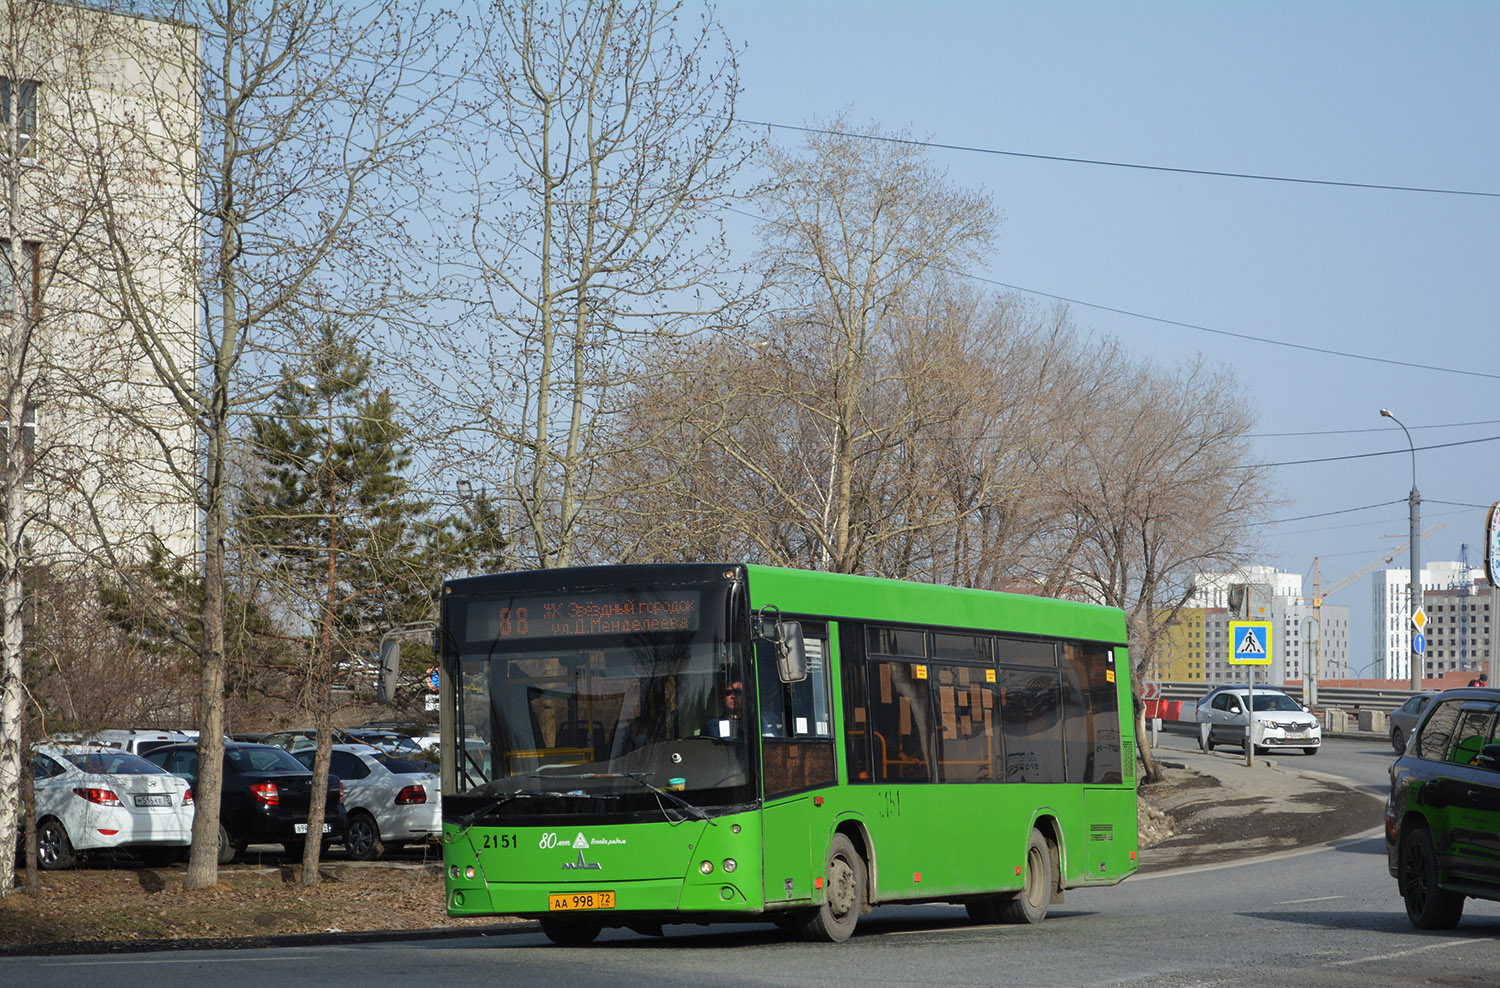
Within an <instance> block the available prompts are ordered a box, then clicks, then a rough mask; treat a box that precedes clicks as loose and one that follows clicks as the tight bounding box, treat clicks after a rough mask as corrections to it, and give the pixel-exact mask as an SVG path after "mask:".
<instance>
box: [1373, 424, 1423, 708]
mask: <svg viewBox="0 0 1500 988" xmlns="http://www.w3.org/2000/svg"><path fill="white" fill-rule="evenodd" d="M1380 414H1381V415H1383V416H1385V417H1386V418H1388V419H1390V420H1391V421H1392V422H1394V423H1396V424H1397V425H1399V426H1401V431H1402V432H1405V433H1406V445H1407V446H1409V447H1410V448H1411V494H1410V495H1409V496H1408V497H1407V499H1406V500H1407V504H1408V505H1409V506H1410V509H1411V511H1410V513H1411V580H1410V581H1409V583H1408V584H1407V590H1408V593H1409V594H1410V597H1411V602H1410V604H1409V606H1408V610H1407V615H1406V617H1407V620H1408V621H1410V620H1411V619H1412V618H1413V617H1415V616H1416V613H1417V610H1418V609H1419V608H1420V607H1421V606H1422V539H1421V535H1420V533H1421V531H1422V495H1421V493H1420V492H1419V491H1418V490H1417V447H1416V445H1415V444H1414V443H1413V442H1412V441H1411V432H1410V431H1409V430H1408V429H1407V428H1406V426H1405V424H1403V423H1402V421H1401V420H1400V419H1398V418H1396V416H1394V415H1392V414H1391V413H1390V411H1389V410H1388V409H1385V408H1382V409H1381V410H1380ZM1420 630H1421V629H1418V631H1420ZM1411 640H1412V646H1411V688H1412V690H1413V691H1416V690H1420V689H1421V688H1422V655H1423V653H1422V652H1418V651H1417V635H1416V633H1415V632H1414V633H1412V639H1411Z"/></svg>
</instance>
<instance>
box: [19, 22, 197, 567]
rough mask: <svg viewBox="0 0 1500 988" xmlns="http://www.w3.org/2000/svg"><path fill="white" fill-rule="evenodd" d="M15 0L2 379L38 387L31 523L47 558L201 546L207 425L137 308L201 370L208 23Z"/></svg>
mask: <svg viewBox="0 0 1500 988" xmlns="http://www.w3.org/2000/svg"><path fill="white" fill-rule="evenodd" d="M0 2H3V3H4V4H5V10H4V14H5V15H6V16H4V17H3V18H0V103H3V106H0V111H3V112H0V136H3V138H4V140H3V142H0V298H3V299H5V300H6V301H5V302H3V303H0V332H3V333H4V341H3V343H4V347H5V352H4V356H5V357H6V359H5V360H4V361H0V395H3V394H8V393H10V392H11V390H12V389H15V390H17V391H19V392H24V395H25V415H24V425H25V428H26V442H27V446H28V449H27V475H26V476H25V478H24V481H23V484H24V491H25V495H24V497H25V514H26V516H27V517H28V519H30V520H31V522H33V523H29V525H28V531H27V535H28V539H29V541H30V544H31V545H32V546H33V547H34V551H35V556H36V560H37V561H47V560H49V559H59V558H65V557H73V558H77V557H83V558H94V557H96V556H97V555H98V553H99V551H100V549H101V548H104V547H106V546H107V547H109V548H110V549H111V550H112V551H114V552H115V553H118V554H119V555H122V556H124V557H125V558H132V557H134V558H139V556H140V555H141V554H142V553H143V552H144V551H145V549H147V548H148V547H150V546H151V545H152V544H154V543H157V542H159V543H160V544H162V545H164V546H165V547H166V548H167V550H168V551H169V552H171V553H173V554H175V555H178V556H191V555H192V554H193V553H194V552H195V551H196V549H197V544H198V510H197V504H196V497H195V492H194V489H193V488H194V483H193V477H194V475H195V473H196V466H195V463H196V460H195V446H196V431H195V429H194V427H193V423H192V421H191V419H189V418H188V417H187V416H186V415H185V414H184V412H183V411H182V409H181V408H180V407H179V406H178V404H177V403H176V402H174V401H173V400H172V397H171V395H170V393H169V392H168V391H167V389H165V388H164V387H162V385H161V383H160V378H159V376H158V373H157V370H156V369H155V368H154V367H153V366H152V364H151V363H150V362H149V361H147V360H146V359H144V357H143V355H142V352H141V350H140V348H139V346H138V345H137V344H136V341H135V338H134V334H133V332H132V331H131V329H130V328H129V325H128V323H127V322H126V320H125V319H123V318H122V312H123V310H124V308H125V306H126V305H127V304H128V305H129V306H131V307H132V308H133V309H134V310H135V311H136V312H138V313H139V312H144V313H148V314H149V319H150V324H151V330H152V332H153V333H154V335H156V336H157V337H158V338H159V339H161V340H164V341H166V344H167V346H168V347H169V348H171V347H175V349H176V354H175V363H176V364H177V367H178V369H179V370H180V371H181V372H182V373H183V374H184V375H185V377H186V379H187V380H195V379H196V375H197V368H198V365H199V349H198V334H197V328H198V327H197V309H196V305H195V297H196V290H195V289H196V283H197V277H196V271H197V264H198V262H199V258H198V243H199V237H198V217H197V215H196V210H195V209H194V203H195V201H196V199H197V190H196V187H195V183H196V178H195V177H194V172H195V170H196V154H197V147H198V134H199V117H198V109H197V107H198V103H197V88H198V80H197V76H196V67H195V65H196V63H195V61H194V59H195V58H196V50H197V39H196V32H195V30H194V29H193V28H191V27H189V26H185V25H182V24H178V23H173V22H166V21H161V20H157V19H153V18H148V17H142V16H137V15H133V14H132V15H122V14H113V13H109V12H106V11H101V10H96V9H91V8H88V7H85V6H81V5H77V4H72V3H61V2H59V3H47V2H29V3H28V2H22V0H0ZM189 55H191V56H192V57H191V58H189V57H188V56H189ZM103 180H107V185H106V184H105V181H103ZM106 192H107V194H106ZM106 231H116V232H120V231H123V239H116V240H114V241H113V242H112V241H111V238H110V237H109V236H107V235H106ZM122 243H123V244H125V245H126V246H127V247H128V250H124V249H121V244H122ZM17 300H19V302H20V304H19V305H18V304H17ZM127 300H128V301H127ZM33 316H34V318H31V317H33ZM27 328H32V329H33V332H31V333H30V334H29V335H28V334H27V333H26V332H25V330H26V329H27ZM23 347H24V351H23ZM23 358H24V359H23ZM4 407H5V405H4V402H3V400H0V413H3V410H4ZM0 419H3V414H0ZM0 426H3V421H0ZM116 558H118V556H117V557H116Z"/></svg>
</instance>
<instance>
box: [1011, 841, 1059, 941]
mask: <svg viewBox="0 0 1500 988" xmlns="http://www.w3.org/2000/svg"><path fill="white" fill-rule="evenodd" d="M1024 882H1025V884H1023V885H1022V886H1021V891H1020V892H1018V893H1017V894H1016V896H1015V898H1013V899H1011V900H1010V901H1009V902H1006V903H1005V904H1004V905H1003V906H1001V907H1000V917H1001V918H1002V919H1003V920H1005V922H1007V923H1040V922H1041V921H1042V920H1043V919H1046V918H1047V906H1048V905H1050V904H1051V902H1052V887H1053V885H1054V884H1055V880H1054V878H1053V876H1052V849H1051V848H1050V847H1049V846H1048V845H1047V838H1045V837H1043V836H1042V834H1041V831H1039V830H1033V831H1032V832H1031V841H1030V842H1029V843H1028V844H1027V845H1026V875H1025V879H1024Z"/></svg>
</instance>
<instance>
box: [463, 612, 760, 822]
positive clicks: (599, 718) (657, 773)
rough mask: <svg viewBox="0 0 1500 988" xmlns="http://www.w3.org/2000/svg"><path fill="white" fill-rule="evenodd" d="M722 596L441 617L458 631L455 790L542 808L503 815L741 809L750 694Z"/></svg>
mask: <svg viewBox="0 0 1500 988" xmlns="http://www.w3.org/2000/svg"><path fill="white" fill-rule="evenodd" d="M726 597H727V587H705V588H693V589H691V590H686V591H684V590H673V591H660V592H649V593H635V592H630V591H609V592H599V593H587V592H580V593H550V594H531V595H524V594H515V595H507V596H506V597H504V598H478V599H474V600H471V601H469V602H467V603H466V605H465V607H464V610H465V613H464V614H463V615H462V620H454V619H450V626H456V627H457V628H460V629H461V633H462V640H461V642H460V644H461V652H460V656H459V668H460V670H461V678H460V681H459V697H458V719H459V721H460V724H459V728H460V733H459V734H458V736H459V737H462V738H464V739H465V740H464V750H463V751H462V752H461V753H460V754H459V757H458V762H459V770H458V773H457V786H458V792H459V793H465V792H468V793H473V794H474V795H480V796H491V795H495V796H529V797H544V798H542V799H535V798H533V799H525V800H518V801H517V803H516V804H515V805H512V806H508V807H507V808H506V811H507V812H508V813H519V814H522V815H524V814H526V813H528V812H530V811H534V812H545V813H556V812H559V809H558V807H559V805H562V804H560V803H559V801H564V803H565V802H566V800H567V799H568V798H572V799H573V800H574V803H575V804H578V803H579V802H580V801H579V800H578V797H595V799H594V800H593V803H592V804H591V805H590V806H588V808H587V810H585V808H584V807H583V806H582V805H578V806H577V809H578V810H579V811H580V812H585V811H586V812H608V811H609V810H611V809H614V808H618V809H639V808H641V807H643V806H650V807H657V806H660V805H661V804H662V802H663V800H664V799H665V800H666V801H668V802H669V803H673V804H678V805H683V804H690V805H692V806H710V805H722V804H726V803H737V802H742V801H744V800H745V799H747V798H748V793H749V791H750V787H749V779H750V751H749V749H750V745H749V744H748V743H747V741H748V738H747V731H746V730H745V728H744V725H745V724H747V723H754V721H753V720H752V719H751V717H750V709H751V708H752V706H753V704H754V692H755V691H754V682H753V680H750V679H747V678H746V675H745V670H744V662H745V656H744V649H743V647H742V646H743V636H742V635H741V634H740V633H739V631H738V630H737V629H735V628H732V627H731V625H732V624H734V623H735V622H731V621H730V620H729V616H728V602H727V599H726ZM458 617H459V616H458V615H455V616H454V618H458ZM747 684H748V685H749V686H750V688H749V689H748V690H747V689H746V686H747ZM748 733H750V734H753V733H754V732H748ZM600 800H602V801H604V803H603V804H601V803H600V802H599V801H600ZM605 804H608V805H605Z"/></svg>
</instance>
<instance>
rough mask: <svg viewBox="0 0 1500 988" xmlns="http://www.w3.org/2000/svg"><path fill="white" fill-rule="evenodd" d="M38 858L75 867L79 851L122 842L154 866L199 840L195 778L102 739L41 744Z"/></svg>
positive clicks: (36, 774) (37, 758) (35, 765)
mask: <svg viewBox="0 0 1500 988" xmlns="http://www.w3.org/2000/svg"><path fill="white" fill-rule="evenodd" d="M31 771H32V777H33V778H34V779H35V783H36V819H37V865H38V866H39V867H41V868H43V869H49V870H50V869H56V868H71V867H73V865H74V864H76V863H77V860H78V856H79V854H80V853H85V852H88V851H94V850H102V849H106V848H108V849H115V848H119V849H123V850H126V851H129V852H130V853H131V854H133V855H135V856H136V857H138V858H140V859H141V861H143V862H144V863H145V864H147V865H149V866H150V867H153V868H159V867H164V866H166V865H168V864H171V863H172V862H173V861H175V860H176V859H177V857H178V856H179V855H180V854H181V853H182V849H183V848H185V847H187V846H188V844H190V843H191V842H192V836H193V793H192V790H191V789H190V788H188V783H187V782H186V781H185V780H183V779H179V778H177V777H176V776H174V775H169V774H168V773H167V772H165V771H163V770H162V769H161V768H160V767H158V766H156V765H153V764H151V763H150V762H148V761H146V759H144V758H142V757H140V756H139V755H132V754H131V753H130V752H128V751H121V750H119V749H118V748H107V747H103V746H96V745H38V746H36V747H35V748H33V749H32V753H31Z"/></svg>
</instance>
